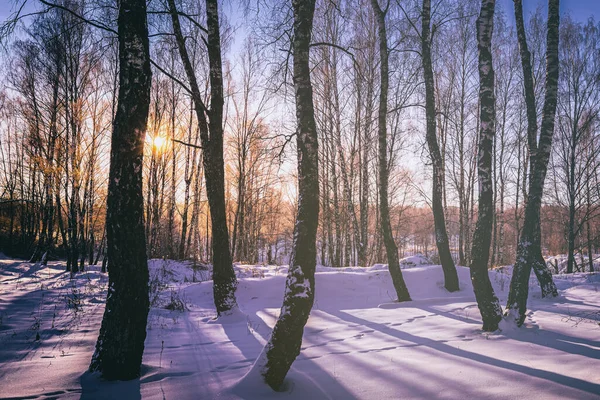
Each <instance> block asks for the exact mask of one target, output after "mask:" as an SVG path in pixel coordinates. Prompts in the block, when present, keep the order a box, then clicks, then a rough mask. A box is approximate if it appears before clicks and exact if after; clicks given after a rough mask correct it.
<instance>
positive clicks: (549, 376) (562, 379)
mask: <svg viewBox="0 0 600 400" xmlns="http://www.w3.org/2000/svg"><path fill="white" fill-rule="evenodd" d="M333 315H335V316H337V317H338V318H340V319H343V320H345V321H348V322H352V323H356V324H362V325H364V326H367V327H369V328H372V329H376V330H378V331H380V332H381V333H384V334H386V335H389V336H392V337H395V338H397V339H400V340H405V341H410V342H413V343H415V344H421V345H423V346H427V347H430V348H432V349H435V350H437V351H441V352H443V353H446V354H450V355H453V356H456V357H462V358H466V359H468V360H472V361H476V362H479V363H482V364H486V365H490V366H494V367H497V368H504V369H507V370H509V371H514V372H520V373H523V374H526V375H530V376H533V377H537V378H540V379H545V380H548V381H550V382H554V383H558V384H560V385H563V386H567V387H570V388H573V389H577V390H581V391H585V392H588V393H592V394H595V395H597V394H598V393H600V384H596V383H593V382H588V381H584V380H582V379H578V378H572V377H568V376H565V375H561V374H557V373H555V372H549V371H543V370H540V369H537V368H532V367H527V366H524V365H519V364H515V363H512V362H509V361H503V360H498V359H496V358H492V357H488V356H485V355H482V354H478V353H473V352H470V351H467V350H462V349H459V348H455V347H452V346H449V345H447V344H444V343H441V342H438V341H435V340H433V339H428V338H424V337H420V336H415V335H412V334H410V333H407V332H401V331H398V330H391V329H386V328H387V327H386V326H385V325H383V324H380V323H376V322H371V321H367V320H364V319H362V318H359V317H355V316H353V315H350V314H348V313H346V312H344V311H337V312H334V314H333Z"/></svg>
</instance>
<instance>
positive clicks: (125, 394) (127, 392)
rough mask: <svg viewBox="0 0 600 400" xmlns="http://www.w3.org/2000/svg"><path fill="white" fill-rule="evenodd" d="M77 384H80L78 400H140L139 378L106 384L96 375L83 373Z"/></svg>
mask: <svg viewBox="0 0 600 400" xmlns="http://www.w3.org/2000/svg"><path fill="white" fill-rule="evenodd" d="M142 374H143V371H142ZM79 383H80V384H81V396H80V399H82V400H92V399H93V400H100V399H107V400H108V399H128V400H129V399H131V400H139V399H141V398H142V392H141V385H140V378H136V379H133V380H130V381H114V382H108V381H105V380H103V379H102V378H100V376H99V374H97V373H94V374H92V373H89V372H85V373H83V374H82V375H81V377H80V378H79Z"/></svg>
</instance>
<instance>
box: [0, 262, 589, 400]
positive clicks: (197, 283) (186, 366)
mask: <svg viewBox="0 0 600 400" xmlns="http://www.w3.org/2000/svg"><path fill="white" fill-rule="evenodd" d="M410 261H411V263H408V262H405V263H404V264H403V265H404V267H405V269H404V274H405V279H406V281H407V285H408V287H409V290H410V293H411V296H412V298H413V299H414V301H412V302H409V303H402V304H397V303H393V302H392V300H393V293H394V291H393V287H392V284H391V279H390V277H389V274H388V273H387V271H386V270H385V268H384V266H380V265H376V266H373V267H371V268H359V267H353V268H345V269H332V268H326V267H319V268H318V272H317V276H316V301H315V307H314V310H313V312H312V314H311V317H310V320H309V322H308V324H307V326H306V328H305V335H304V342H303V347H302V353H301V355H300V356H299V357H298V359H297V360H296V362H295V363H294V365H293V367H292V370H291V371H290V373H289V375H288V380H287V388H286V391H285V392H282V393H274V392H271V391H270V390H267V389H266V388H265V387H264V386H263V385H261V384H260V383H259V382H256V383H252V382H250V383H248V382H244V384H243V385H240V384H237V383H238V382H239V381H240V379H241V378H242V377H243V376H244V374H245V373H246V372H247V371H248V370H249V368H250V366H251V364H252V363H253V361H254V359H255V358H256V357H257V356H258V354H259V352H260V350H261V349H262V346H263V345H264V343H265V341H266V340H267V338H268V335H269V333H270V330H271V328H272V326H273V324H274V322H275V319H276V317H277V315H278V313H279V307H280V306H281V300H282V295H283V288H284V282H285V274H286V272H287V268H285V267H275V266H247V265H236V270H237V272H238V276H239V277H240V282H239V287H238V301H239V303H240V305H241V307H242V310H243V312H244V313H245V315H236V316H234V317H229V318H226V319H225V320H221V321H213V320H212V318H213V317H214V311H213V303H212V301H213V300H212V282H211V281H207V280H206V279H208V277H209V271H206V270H203V269H202V268H197V269H196V271H195V272H194V271H193V270H192V269H191V268H190V266H189V264H183V263H177V262H173V261H162V260H152V261H151V262H150V267H151V274H150V276H151V285H150V286H151V300H152V302H153V307H152V309H151V312H150V316H149V320H148V337H147V339H146V348H145V352H144V360H143V367H142V370H143V372H142V376H141V377H140V379H138V380H135V381H130V382H103V381H102V380H101V379H99V378H98V376H97V375H90V374H88V373H85V371H86V369H87V366H88V363H89V361H90V358H91V355H92V352H93V349H94V344H95V340H96V336H97V332H98V329H99V325H100V320H101V317H102V311H103V300H104V294H105V290H106V283H107V277H106V276H105V275H103V274H101V273H99V271H98V269H97V268H95V267H91V268H89V270H88V272H86V273H84V274H79V275H77V277H76V279H75V280H73V281H71V280H69V276H68V274H67V273H66V272H64V264H63V263H50V265H49V266H48V267H46V268H40V267H39V266H36V265H32V264H29V263H23V262H19V261H16V260H8V259H4V260H0V397H3V398H7V397H8V398H11V397H12V398H23V397H28V398H57V397H58V398H85V399H102V398H105V399H135V398H144V399H239V398H243V399H259V398H273V399H279V398H282V399H283V398H285V399H400V398H401V399H410V398H415V399H434V398H447V399H463V398H469V399H482V398H492V399H512V398H524V397H531V398H538V399H558V398H561V399H588V398H590V399H591V398H600V373H599V371H600V324H599V321H600V307H599V306H600V296H599V293H598V289H599V288H600V274H589V273H586V274H573V275H570V276H566V275H558V276H555V280H556V283H557V285H558V287H559V289H560V296H559V297H558V298H555V299H540V292H539V287H538V286H537V285H536V282H535V277H532V279H531V294H530V301H529V309H530V310H531V311H530V312H529V314H528V317H527V320H526V323H525V325H524V327H522V328H520V329H511V330H505V331H503V332H497V333H493V334H484V333H482V332H481V330H480V329H479V328H480V326H481V322H480V316H479V312H478V310H477V306H476V305H475V301H474V296H473V292H472V287H471V282H470V279H469V271H468V270H467V269H466V268H462V267H459V276H460V280H461V290H460V291H459V292H457V293H451V294H450V293H447V292H446V291H445V290H444V289H443V282H442V280H443V274H442V270H441V268H440V267H439V266H427V265H422V262H421V261H420V259H419V260H410ZM490 276H491V278H492V282H493V284H494V287H495V289H496V293H497V294H498V296H499V297H500V299H501V302H502V303H503V304H504V303H505V302H506V296H507V293H508V286H509V282H510V268H504V269H499V270H495V271H492V272H490ZM181 308H183V309H184V311H180V309H181Z"/></svg>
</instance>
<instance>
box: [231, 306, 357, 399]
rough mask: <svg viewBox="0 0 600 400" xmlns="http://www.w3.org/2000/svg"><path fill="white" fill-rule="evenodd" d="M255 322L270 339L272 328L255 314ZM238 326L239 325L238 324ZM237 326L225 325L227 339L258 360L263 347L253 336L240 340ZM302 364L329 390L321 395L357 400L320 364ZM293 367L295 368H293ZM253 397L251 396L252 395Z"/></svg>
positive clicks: (251, 359)
mask: <svg viewBox="0 0 600 400" xmlns="http://www.w3.org/2000/svg"><path fill="white" fill-rule="evenodd" d="M251 321H252V322H253V324H254V325H253V329H254V331H255V332H257V333H258V334H259V335H260V336H261V337H262V338H263V339H264V340H268V339H269V335H270V333H271V330H272V328H271V327H270V326H268V325H267V324H266V323H265V322H264V321H263V320H262V318H260V317H259V316H258V315H256V314H254V315H253V316H252V318H251ZM236 325H237V324H236ZM236 325H230V324H223V330H224V331H225V334H226V335H227V337H228V338H229V339H230V340H231V342H232V343H233V344H234V345H235V346H236V347H237V348H238V349H239V350H240V352H241V353H242V354H243V356H244V357H245V358H246V359H247V360H250V361H252V363H253V362H254V361H255V360H256V358H257V357H258V355H259V354H260V352H261V351H262V348H263V345H262V344H261V343H260V342H259V341H258V339H256V337H255V336H254V335H252V334H250V333H249V334H248V335H247V336H248V339H247V340H239V339H240V338H239V332H240V330H239V325H237V328H235V329H234V327H235V326H236ZM242 342H244V343H246V344H248V346H244V345H241V344H240V343H242ZM300 360H301V359H300V358H297V359H296V361H300ZM302 362H303V363H304V362H308V363H310V366H308V367H307V368H306V371H310V375H312V376H313V377H314V379H317V380H318V381H319V383H321V384H322V386H323V387H326V388H327V392H328V393H325V392H323V393H321V394H322V396H324V397H329V396H330V395H334V396H335V397H334V398H340V399H348V400H352V399H356V396H355V395H353V394H352V393H350V392H349V391H348V390H347V389H346V388H345V387H344V386H342V385H341V384H340V383H339V381H338V380H336V379H335V378H334V377H332V376H331V375H330V374H329V372H327V371H325V370H323V369H322V368H321V367H320V366H319V365H318V364H316V363H315V362H313V361H310V360H307V359H302ZM292 367H293V366H292ZM250 395H251V394H250Z"/></svg>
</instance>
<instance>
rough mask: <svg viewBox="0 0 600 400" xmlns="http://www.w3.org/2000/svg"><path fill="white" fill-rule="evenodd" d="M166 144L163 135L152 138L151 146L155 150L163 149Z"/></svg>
mask: <svg viewBox="0 0 600 400" xmlns="http://www.w3.org/2000/svg"><path fill="white" fill-rule="evenodd" d="M166 144H167V139H166V138H165V137H164V136H155V137H153V138H152V146H154V148H155V149H156V150H157V151H161V150H163V149H164V148H165V146H166Z"/></svg>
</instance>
